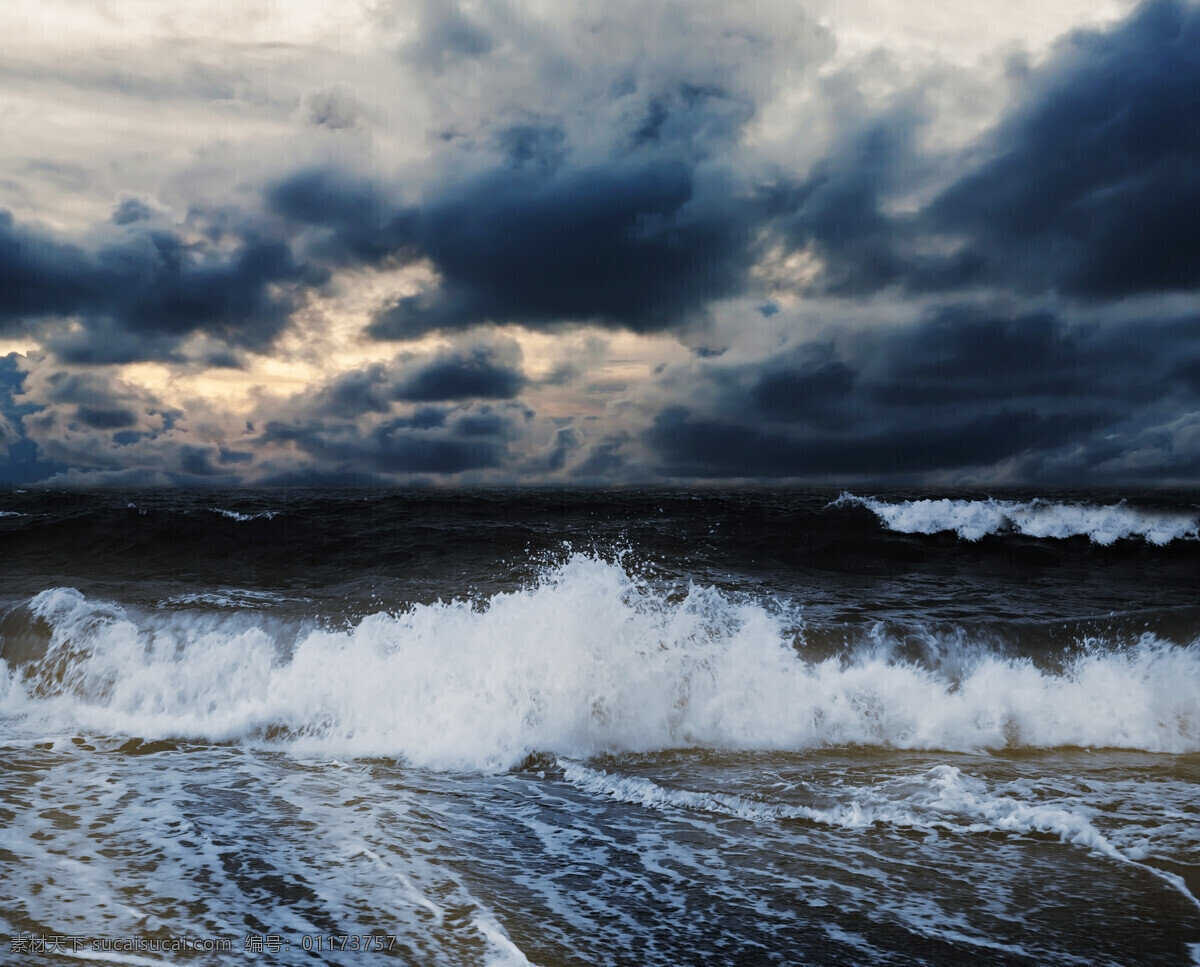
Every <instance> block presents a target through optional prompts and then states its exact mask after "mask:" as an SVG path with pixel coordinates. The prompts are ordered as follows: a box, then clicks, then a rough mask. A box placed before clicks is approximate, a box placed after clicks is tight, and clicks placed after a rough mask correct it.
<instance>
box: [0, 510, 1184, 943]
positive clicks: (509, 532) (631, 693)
mask: <svg viewBox="0 0 1200 967" xmlns="http://www.w3.org/2000/svg"><path fill="white" fill-rule="evenodd" d="M1198 530H1200V504H1198V503H1197V499H1196V497H1195V495H1194V494H1178V493H1157V492H1155V493H1149V494H1147V493H1138V494H1116V493H1114V494H1107V493H1080V492H1078V491H1075V492H1070V493H1054V492H1039V493H1005V494H1000V493H955V494H922V493H913V492H883V491H872V492H866V491H860V492H856V493H852V494H851V493H839V492H837V491H831V492H820V491H786V492H780V491H771V490H726V491H722V490H664V491H625V490H615V491H570V490H545V491H531V490H481V491H463V492H458V491H443V490H419V491H411V492H383V491H338V492H334V491H301V490H280V491H244V492H217V491H205V490H160V491H151V492H144V493H118V492H115V491H110V492H102V493H51V492H45V491H41V490H29V491H10V492H6V493H0V560H2V561H3V566H2V568H0V924H2V931H3V936H0V961H2V962H4V963H13V964H24V963H31V964H33V963H52V962H54V963H62V962H68V961H72V960H79V961H86V962H89V963H102V964H163V963H198V964H244V963H247V962H262V963H281V964H302V963H304V964H307V963H312V964H346V965H350V964H353V965H362V964H371V963H380V964H382V963H400V964H414V965H426V964H431V965H436V964H445V965H475V964H478V965H502V964H508V965H524V964H537V965H543V967H551V965H589V967H590V965H607V964H611V965H672V967H674V965H690V964H706V965H723V964H738V965H757V964H788V965H792V964H863V965H876V964H905V965H907V964H929V965H935V964H937V965H941V964H979V963H986V964H1013V965H1017V964H1021V965H1038V967H1041V965H1057V964H1079V965H1090V967H1094V965H1105V964H1121V965H1137V967H1145V965H1154V964H1172V965H1180V964H1196V963H1200V900H1198V899H1197V897H1200V597H1198V595H1197V591H1198V588H1200V534H1198Z"/></svg>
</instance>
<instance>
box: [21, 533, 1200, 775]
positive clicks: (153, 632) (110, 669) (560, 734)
mask: <svg viewBox="0 0 1200 967" xmlns="http://www.w3.org/2000/svg"><path fill="white" fill-rule="evenodd" d="M32 608H33V610H34V612H35V614H36V615H37V616H38V617H40V618H41V619H42V620H43V621H45V622H47V623H48V624H49V626H50V627H51V629H52V633H51V641H50V644H49V646H48V648H47V650H46V653H45V654H44V655H42V656H40V657H38V658H36V659H35V660H32V661H30V662H26V663H23V664H19V665H14V666H13V667H12V668H9V669H7V672H6V676H5V677H6V679H7V687H5V683H4V682H0V697H2V698H3V699H4V701H3V706H4V707H5V708H6V709H7V711H8V712H10V713H16V714H18V715H20V716H22V717H24V718H25V719H26V720H27V721H28V722H30V723H32V722H35V721H36V722H39V723H40V727H41V728H43V729H46V728H49V729H55V728H58V729H63V730H68V729H74V730H86V731H91V732H93V733H96V734H108V735H134V736H140V737H143V738H167V737H176V738H192V739H204V740H214V741H239V742H245V743H248V744H253V745H259V744H263V745H272V746H281V747H286V748H288V749H291V750H293V751H294V752H296V753H297V754H310V753H315V754H322V755H324V754H338V755H372V756H375V755H380V756H395V757H399V758H403V759H404V760H406V761H408V762H410V763H412V764H413V765H419V766H425V767H431V768H438V769H485V770H488V769H504V768H509V767H511V766H513V765H515V764H517V763H519V762H521V761H522V760H523V759H524V758H525V757H526V756H527V755H528V754H529V753H530V752H534V751H550V752H556V753H560V754H563V755H568V756H572V757H587V756H591V755H595V754H598V753H601V752H620V751H647V750H654V749H663V748H676V747H689V746H693V747H707V748H720V749H805V748H811V747H815V746H821V745H846V744H870V745H891V746H896V747H903V748H940V749H977V748H985V747H1003V746H1011V745H1028V746H1060V745H1075V746H1121V747H1130V748H1142V749H1148V750H1158V751H1168V752H1187V751H1196V750H1200V648H1198V647H1197V646H1196V645H1192V646H1190V647H1187V648H1180V647H1176V646H1171V645H1167V644H1164V643H1161V642H1157V641H1154V640H1152V639H1149V638H1147V639H1145V640H1143V641H1140V642H1136V643H1131V644H1130V645H1129V647H1127V648H1125V649H1124V650H1121V651H1112V650H1107V651H1093V652H1090V653H1087V654H1084V655H1083V656H1081V657H1080V658H1078V659H1076V660H1075V661H1074V662H1073V663H1072V664H1071V665H1070V666H1069V667H1068V668H1067V669H1066V670H1065V672H1064V673H1062V674H1054V673H1051V672H1048V671H1045V670H1042V669H1039V668H1037V667H1035V666H1034V665H1033V664H1031V663H1029V662H1028V661H1023V660H1009V659H1003V658H1000V657H996V656H992V655H989V654H988V653H987V652H986V651H980V650H975V651H973V652H972V653H971V654H970V655H969V656H968V657H967V658H966V659H965V661H964V662H963V663H961V664H960V665H959V668H960V669H961V670H960V671H957V672H956V673H955V676H954V678H953V679H951V678H949V677H947V675H946V674H945V673H943V672H942V671H939V670H936V669H930V668H927V667H924V666H921V665H917V664H912V663H907V662H903V661H898V660H895V659H894V658H892V657H889V656H888V655H887V654H881V653H880V651H879V649H867V648H864V649H863V650H862V651H861V652H859V653H856V654H853V655H850V656H849V657H844V658H841V659H838V658H830V659H827V660H823V661H810V660H806V659H805V657H804V649H803V644H802V642H801V643H799V647H798V646H797V642H796V641H795V639H794V632H793V631H790V630H789V626H790V625H794V624H795V619H794V617H790V618H789V616H787V615H786V614H780V613H779V609H778V608H772V607H767V606H765V605H764V604H763V603H762V602H758V601H755V600H752V599H736V598H731V597H729V596H726V595H724V594H722V593H721V592H720V591H718V590H717V589H714V588H709V587H695V586H693V587H691V588H689V589H688V590H687V592H686V594H684V593H682V592H680V593H678V594H675V595H667V594H665V593H663V592H660V591H656V590H654V589H652V588H650V587H648V586H647V585H646V584H645V583H643V582H641V581H639V580H638V579H636V578H635V577H631V576H630V575H629V574H628V573H626V571H625V570H624V569H623V568H622V567H621V566H620V565H619V564H617V563H612V562H606V561H604V560H600V559H598V558H595V557H590V556H586V555H580V554H576V555H573V556H572V557H570V558H569V559H568V560H567V561H566V562H565V563H563V564H561V565H559V566H557V567H552V568H548V569H547V571H546V572H545V573H544V574H543V576H542V578H541V580H540V581H539V582H538V583H537V584H535V585H533V586H531V587H528V588H525V589H522V590H519V591H514V592H510V593H501V594H496V595H494V596H493V597H491V598H490V599H489V600H487V601H486V602H481V603H478V604H471V603H468V602H462V601H456V602H450V603H437V604H431V605H419V606H415V607H412V608H411V609H409V610H407V611H404V612H402V613H398V614H388V613H380V614H374V615H371V616H368V617H366V618H364V619H362V620H361V621H360V622H359V623H358V624H357V625H355V626H354V627H351V628H347V629H340V630H332V629H326V630H307V631H304V632H302V633H300V634H299V635H298V636H295V637H294V638H293V639H292V640H289V641H283V640H281V635H280V633H279V631H278V629H275V630H271V629H270V628H269V626H267V625H266V624H264V623H263V619H262V617H261V616H260V615H256V614H254V613H242V614H239V615H235V616H209V617H208V618H207V619H205V620H204V621H203V622H201V621H200V620H199V619H195V623H194V624H188V623H187V622H186V621H184V620H183V619H181V618H180V617H178V616H176V618H175V619H174V620H173V623H170V624H169V625H168V624H166V623H164V622H165V620H166V619H156V618H154V617H147V618H141V619H136V620H135V619H134V618H131V617H130V616H129V615H127V614H126V613H125V612H124V611H122V610H121V609H120V608H118V607H116V606H114V605H111V604H105V603H103V602H92V601H90V600H88V599H87V598H85V597H84V596H82V595H80V594H79V593H78V592H76V591H73V590H70V589H55V590H53V591H47V592H43V593H42V594H41V595H39V596H38V597H37V598H35V599H34V600H33V602H32ZM188 620H192V619H188ZM948 664H953V663H948ZM5 692H7V694H5Z"/></svg>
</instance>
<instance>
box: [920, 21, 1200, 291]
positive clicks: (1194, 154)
mask: <svg viewBox="0 0 1200 967" xmlns="http://www.w3.org/2000/svg"><path fill="white" fill-rule="evenodd" d="M994 140H995V143H996V144H997V145H998V146H999V147H1000V151H999V153H998V154H997V155H996V156H995V157H994V158H993V159H992V160H990V161H989V162H987V163H986V164H984V165H983V166H982V167H981V168H979V169H978V170H977V171H975V172H973V173H972V174H970V175H969V176H967V177H966V178H964V179H963V180H962V181H961V182H959V183H958V184H957V185H955V186H953V187H952V188H951V189H950V190H949V191H947V192H946V193H945V194H944V195H943V196H942V197H941V198H940V199H939V200H938V201H937V202H936V203H935V204H934V206H933V208H932V211H931V215H932V221H933V224H934V225H935V226H938V227H944V228H945V229H946V230H949V231H953V232H960V233H963V234H965V235H966V236H967V238H968V239H969V241H968V251H969V252H970V253H971V254H972V255H973V256H975V257H977V258H978V259H979V260H980V261H981V262H982V263H983V264H984V265H985V266H986V271H987V272H988V273H989V274H993V275H997V276H1000V277H1008V278H1011V279H1013V280H1014V281H1015V282H1017V283H1025V284H1028V285H1035V286H1041V285H1045V286H1054V287H1058V288H1060V289H1061V290H1063V291H1065V292H1068V293H1070V294H1073V295H1078V296H1081V297H1085V298H1089V299H1096V298H1109V297H1120V296H1127V295H1132V294H1137V293H1143V292H1152V291H1160V290H1182V289H1189V290H1191V289H1196V288H1198V287H1200V233H1197V232H1196V230H1195V226H1196V225H1197V224H1200V8H1198V7H1196V6H1194V5H1192V4H1187V3H1183V2H1178V0H1151V2H1149V3H1147V4H1145V5H1144V6H1142V7H1141V8H1140V9H1139V10H1138V11H1137V12H1136V13H1135V14H1134V15H1133V16H1132V17H1130V18H1129V19H1128V20H1127V21H1126V22H1124V23H1123V24H1122V25H1120V26H1119V27H1118V28H1117V29H1115V30H1113V31H1111V32H1109V33H1079V34H1076V35H1074V36H1073V37H1072V38H1071V39H1070V41H1069V43H1068V44H1067V45H1066V46H1065V48H1063V49H1062V50H1060V52H1059V54H1058V56H1057V57H1056V58H1055V60H1054V61H1053V62H1052V63H1051V65H1050V66H1049V67H1048V68H1047V70H1046V73H1045V76H1044V77H1043V78H1041V79H1039V83H1038V85H1037V87H1035V97H1034V98H1033V99H1032V100H1031V101H1029V102H1028V103H1027V104H1026V105H1025V106H1024V107H1023V108H1021V109H1019V110H1018V111H1017V112H1016V113H1015V114H1014V116H1013V117H1011V118H1010V119H1009V120H1008V121H1007V122H1006V123H1004V124H1003V125H1001V127H1000V129H999V130H998V131H997V132H996V136H995V139H994Z"/></svg>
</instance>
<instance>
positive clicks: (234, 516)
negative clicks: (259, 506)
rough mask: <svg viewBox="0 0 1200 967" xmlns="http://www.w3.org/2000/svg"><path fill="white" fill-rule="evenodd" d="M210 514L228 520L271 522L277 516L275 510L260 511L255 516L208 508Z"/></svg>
mask: <svg viewBox="0 0 1200 967" xmlns="http://www.w3.org/2000/svg"><path fill="white" fill-rule="evenodd" d="M208 509H209V511H210V512H211V513H214V514H220V515H221V516H222V517H228V518H229V519H230V520H260V519H265V520H273V519H274V518H275V517H277V516H278V515H279V511H277V510H262V511H259V512H258V513H257V514H239V513H238V512H237V511H236V510H223V509H222V508H220V507H209V508H208Z"/></svg>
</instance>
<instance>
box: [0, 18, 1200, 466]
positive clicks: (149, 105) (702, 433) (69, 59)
mask: <svg viewBox="0 0 1200 967" xmlns="http://www.w3.org/2000/svg"><path fill="white" fill-rule="evenodd" d="M0 29H2V30H3V37H4V40H3V41H2V42H0V43H3V45H4V55H3V57H0V145H2V146H3V147H2V148H0V485H3V486H18V487H19V486H24V485H36V484H47V485H50V486H103V485H117V486H143V485H155V484H193V485H196V484H198V485H219V486H229V485H246V486H270V485H280V484H299V485H306V484H309V485H346V484H353V485H376V484H378V485H389V484H396V485H410V484H440V485H458V486H472V485H482V484H539V485H540V484H559V483H565V484H580V485H594V484H601V485H603V484H645V483H655V484H668V485H676V484H678V485H687V484H691V483H695V482H705V481H711V482H716V483H726V484H735V483H742V482H765V483H778V484H787V483H812V484H837V485H845V486H856V485H862V484H864V483H866V484H874V483H878V484H884V483H895V484H906V485H916V486H929V487H935V486H978V487H988V486H1003V485H1015V484H1021V485H1030V486H1079V485H1101V486H1135V487H1144V486H1156V485H1192V484H1194V483H1195V482H1197V480H1198V479H1200V6H1198V5H1197V4H1195V3H1190V2H1185V0H1148V2H1144V3H1141V4H1135V3H1132V2H1128V0H1086V2H1083V0H1078V2H1077V0H1059V2H1055V3H1052V4H1047V3H1044V2H1041V0H987V2H976V3H971V4H959V5H946V4H943V3H940V2H938V3H935V2H932V0H918V2H912V3H907V4H903V5H899V4H890V3H884V2H882V0H838V2H833V0H764V2H761V3H755V4H731V3H728V2H715V3H708V2H704V0H686V2H678V3H676V2H669V0H662V2H645V0H639V2H637V3H634V2H625V0H615V2H610V3H606V4H599V5H598V4H587V3H582V2H578V3H577V2H574V0H565V2H564V0H554V2H544V0H531V2H499V0H496V2H479V0H461V2H453V0H429V2H421V0H404V2H399V0H369V2H368V0H363V2H346V3H338V4H334V3H329V2H327V0H320V2H302V0H295V2H289V3H287V4H283V3H275V2H270V0H205V2H203V3H201V2H190V0H179V2H173V3H169V4H164V3H161V2H158V0H8V2H6V3H5V4H4V5H3V9H2V10H0Z"/></svg>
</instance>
